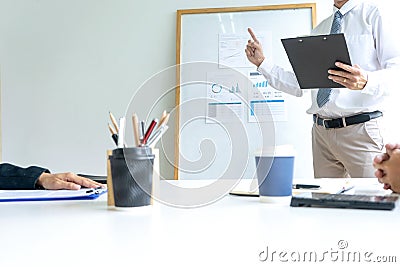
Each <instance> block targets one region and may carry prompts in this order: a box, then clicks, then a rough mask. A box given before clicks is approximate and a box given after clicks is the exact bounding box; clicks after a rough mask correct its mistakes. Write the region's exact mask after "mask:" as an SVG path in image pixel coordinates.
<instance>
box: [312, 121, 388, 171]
mask: <svg viewBox="0 0 400 267" xmlns="http://www.w3.org/2000/svg"><path fill="white" fill-rule="evenodd" d="M379 120H380V118H377V119H373V120H370V121H367V122H365V123H360V124H355V125H350V126H347V127H343V128H335V129H325V128H324V127H323V126H319V125H317V124H315V123H314V125H313V128H312V148H313V149H312V150H313V164H314V177H315V178H337V177H349V176H350V177H355V178H365V177H375V175H374V173H375V169H374V167H373V166H372V161H373V159H374V157H375V156H376V155H377V154H379V153H382V148H383V145H384V144H383V138H382V136H381V133H380V130H379Z"/></svg>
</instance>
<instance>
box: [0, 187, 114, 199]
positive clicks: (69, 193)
mask: <svg viewBox="0 0 400 267" xmlns="http://www.w3.org/2000/svg"><path fill="white" fill-rule="evenodd" d="M106 192H107V189H106V188H96V189H93V188H84V189H80V190H0V202H18V201H57V200H91V199H96V198H98V197H99V196H101V195H102V194H104V193H106Z"/></svg>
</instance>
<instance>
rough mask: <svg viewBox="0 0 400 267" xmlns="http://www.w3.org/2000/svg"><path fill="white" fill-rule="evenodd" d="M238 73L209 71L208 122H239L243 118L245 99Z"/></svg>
mask: <svg viewBox="0 0 400 267" xmlns="http://www.w3.org/2000/svg"><path fill="white" fill-rule="evenodd" d="M240 84H241V82H240V78H239V76H238V74H234V73H232V72H231V73H221V72H208V73H207V120H206V123H217V122H238V121H239V120H240V121H242V120H243V114H244V111H243V106H244V105H243V100H242V91H241V90H242V89H241V85H240Z"/></svg>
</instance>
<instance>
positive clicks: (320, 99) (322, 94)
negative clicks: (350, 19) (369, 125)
mask: <svg viewBox="0 0 400 267" xmlns="http://www.w3.org/2000/svg"><path fill="white" fill-rule="evenodd" d="M342 18H343V15H342V14H341V13H340V12H339V10H338V11H336V13H335V17H334V18H333V22H332V27H331V34H334V33H340V30H341V26H342ZM331 92H332V88H320V89H319V90H318V93H317V104H318V107H322V106H323V105H325V104H326V103H327V102H328V101H329V96H330V95H331Z"/></svg>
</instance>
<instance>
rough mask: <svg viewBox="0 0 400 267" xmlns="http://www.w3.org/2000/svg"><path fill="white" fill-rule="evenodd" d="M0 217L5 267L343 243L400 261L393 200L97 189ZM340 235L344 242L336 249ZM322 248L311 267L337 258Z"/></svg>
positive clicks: (136, 262) (255, 257) (172, 261)
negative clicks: (172, 202)
mask: <svg viewBox="0 0 400 267" xmlns="http://www.w3.org/2000/svg"><path fill="white" fill-rule="evenodd" d="M189 183H195V181H191V182H189ZM162 188H163V187H162V186H161V189H160V190H162ZM0 216H1V219H0V266H4V267H11V266H289V265H291V264H293V262H292V259H291V258H290V254H293V255H294V256H296V255H298V254H296V253H302V254H304V253H309V254H311V252H315V253H317V254H318V259H321V258H322V256H323V255H324V254H323V253H324V252H325V251H327V253H332V252H335V251H339V254H338V256H340V255H341V254H340V253H342V252H346V253H347V252H351V253H353V252H360V253H363V254H364V253H366V252H372V254H371V255H370V257H369V258H370V259H371V260H374V259H376V258H375V256H396V260H397V264H398V262H399V261H400V250H399V249H398V246H397V245H395V246H394V247H393V248H392V247H391V245H390V244H396V243H398V240H399V238H400V230H399V228H400V211H399V208H396V209H395V210H393V211H372V210H353V209H327V208H291V207H289V206H284V205H278V204H266V203H260V202H259V199H258V198H256V197H236V196H230V195H227V196H226V197H224V198H222V199H221V200H219V201H217V202H215V203H213V204H211V205H207V206H204V207H200V208H191V209H188V208H186V209H182V208H174V207H169V206H166V205H163V204H160V203H157V202H156V203H155V204H154V205H153V206H148V207H141V208H135V209H131V210H130V211H117V210H112V209H110V208H108V207H107V197H106V195H103V196H101V197H100V198H99V199H97V200H82V201H54V202H16V203H0ZM340 240H343V242H340V244H339V245H338V242H339V241H340ZM346 242H347V245H348V247H347V248H345V249H339V248H338V246H341V245H343V244H344V245H345V244H346ZM267 247H268V250H269V253H270V254H271V253H272V252H273V251H276V252H275V254H274V259H273V260H272V259H271V255H269V258H268V259H267V261H266V262H261V261H260V259H259V258H260V253H261V252H262V251H265V250H266V248H267ZM283 252H286V256H284V254H282V253H283ZM279 253H281V258H279V257H278V256H279ZM265 255H266V254H265V253H261V258H263V257H265ZM314 255H315V254H314ZM282 256H283V257H282ZM328 256H329V255H328V254H326V253H325V259H324V260H323V261H322V262H321V263H319V264H317V266H330V265H331V264H333V265H334V266H338V263H337V262H336V263H335V262H333V260H332V258H329V257H328ZM296 257H297V256H296ZM285 259H287V260H288V262H286V263H285V262H280V261H281V260H285ZM333 259H334V258H333ZM361 260H362V261H361V262H362V263H364V264H361V265H357V266H383V265H375V264H372V263H368V264H366V263H365V262H363V260H364V258H361ZM391 260H393V259H391ZM337 261H339V262H340V261H341V258H338V260H337ZM352 265H353V264H352ZM294 266H311V265H310V263H308V262H307V261H306V262H305V263H301V264H299V263H296V265H294ZM313 266H315V265H313ZM347 266H349V265H347ZM385 266H396V264H393V263H392V264H387V265H385Z"/></svg>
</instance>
